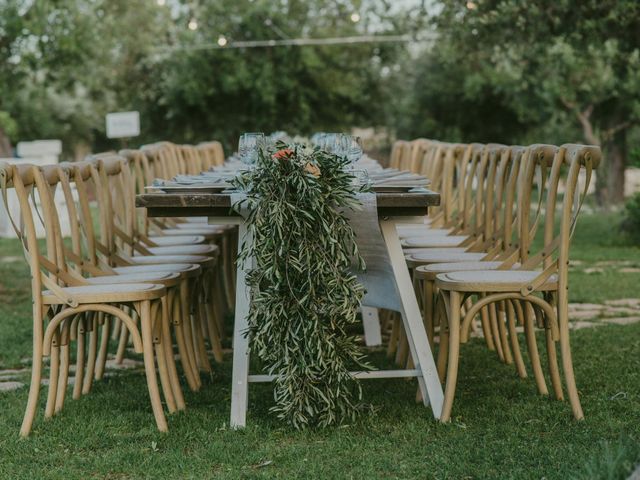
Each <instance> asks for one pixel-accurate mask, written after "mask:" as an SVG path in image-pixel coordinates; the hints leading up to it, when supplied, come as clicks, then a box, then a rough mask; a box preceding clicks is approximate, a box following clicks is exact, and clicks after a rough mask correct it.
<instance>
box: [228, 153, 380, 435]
mask: <svg viewBox="0 0 640 480" xmlns="http://www.w3.org/2000/svg"><path fill="white" fill-rule="evenodd" d="M347 163H348V161H347V160H346V159H344V158H341V157H338V156H335V155H332V154H329V153H327V152H324V151H321V150H319V149H311V148H309V147H305V146H302V145H291V146H287V145H286V144H284V143H278V144H277V145H276V146H274V147H271V148H269V149H265V150H263V151H261V152H260V155H259V159H258V161H257V165H256V166H255V168H254V169H252V170H249V171H247V172H245V173H243V174H242V175H241V176H240V177H239V179H238V180H237V181H236V186H237V187H238V188H240V189H241V190H243V191H244V192H246V194H247V198H246V201H243V202H242V203H243V205H242V208H245V209H246V210H247V211H248V215H247V218H246V222H247V227H248V234H249V235H251V236H252V237H253V245H252V246H251V247H250V246H249V244H248V243H245V244H244V246H243V247H242V249H241V252H240V258H241V259H243V258H248V257H249V258H253V259H254V260H253V261H254V263H253V268H252V269H251V270H250V271H249V272H248V275H247V283H248V285H249V287H250V288H251V298H252V302H251V308H250V312H249V319H248V323H249V329H248V332H247V334H248V335H249V338H250V346H251V351H252V352H253V353H255V354H256V355H257V356H258V357H259V359H260V360H261V361H262V362H263V364H264V368H265V370H266V371H267V372H268V373H269V374H273V375H276V376H277V379H276V380H275V382H274V398H275V401H276V405H275V406H274V407H273V408H272V411H273V412H275V413H276V414H277V415H278V417H279V418H281V419H283V420H285V421H286V422H288V423H289V424H291V425H292V426H294V427H295V428H304V427H307V426H319V427H324V426H327V425H332V424H338V423H341V422H343V421H346V420H352V419H353V418H354V417H355V416H356V415H357V412H358V411H359V407H360V401H361V399H362V391H361V388H360V385H359V384H358V382H357V381H356V380H354V379H353V378H352V377H351V376H350V375H349V370H350V369H351V368H353V367H354V366H359V367H361V368H369V366H368V365H367V364H366V363H365V361H364V353H363V352H362V350H361V349H360V347H359V346H358V345H357V343H356V340H355V337H353V336H351V335H350V334H349V333H348V328H349V326H350V325H353V324H355V323H357V321H358V320H357V313H358V309H359V307H360V302H361V300H362V297H363V295H364V289H363V287H362V285H360V284H359V283H358V281H357V278H356V276H355V275H354V274H353V272H352V270H351V265H352V259H354V258H355V259H357V261H358V263H359V267H360V268H364V262H363V261H362V259H361V257H360V256H359V253H358V247H357V245H356V241H355V235H354V232H353V230H352V228H351V226H350V225H349V222H348V219H347V217H346V215H345V213H344V211H345V210H347V209H354V208H357V207H358V206H359V205H360V203H359V201H358V200H357V198H356V190H357V187H355V186H354V185H353V176H352V175H351V174H350V173H349V172H348V171H345V166H346V164H347ZM236 208H239V206H238V205H236Z"/></svg>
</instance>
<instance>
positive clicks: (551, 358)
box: [545, 328, 564, 400]
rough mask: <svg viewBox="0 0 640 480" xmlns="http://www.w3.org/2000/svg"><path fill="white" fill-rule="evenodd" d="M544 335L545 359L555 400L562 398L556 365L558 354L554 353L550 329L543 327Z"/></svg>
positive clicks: (554, 346) (554, 348) (560, 382)
mask: <svg viewBox="0 0 640 480" xmlns="http://www.w3.org/2000/svg"><path fill="white" fill-rule="evenodd" d="M545 335H546V340H547V361H548V362H549V376H550V377H551V386H552V387H553V395H554V396H555V397H556V399H557V400H564V393H563V392H562V380H561V379H560V368H559V367H558V354H557V353H556V342H554V340H553V336H552V334H551V329H549V328H547V329H545Z"/></svg>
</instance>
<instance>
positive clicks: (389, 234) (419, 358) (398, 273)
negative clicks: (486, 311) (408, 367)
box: [380, 218, 444, 418]
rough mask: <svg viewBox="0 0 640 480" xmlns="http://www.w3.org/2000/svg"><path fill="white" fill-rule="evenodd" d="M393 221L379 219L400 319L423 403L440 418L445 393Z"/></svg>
mask: <svg viewBox="0 0 640 480" xmlns="http://www.w3.org/2000/svg"><path fill="white" fill-rule="evenodd" d="M395 225H396V224H395V221H394V220H393V219H387V218H384V219H380V230H381V231H382V236H383V238H384V242H385V244H386V246H387V252H388V254H389V259H390V260H391V267H392V269H393V275H394V277H395V281H396V287H397V289H398V295H399V296H400V301H401V303H402V305H401V306H402V312H401V314H402V321H403V323H404V328H405V331H406V334H407V340H408V342H409V348H410V351H411V357H412V358H413V363H414V365H415V369H417V370H420V371H421V372H422V376H420V377H418V384H419V386H420V390H421V392H422V399H423V402H424V404H425V405H429V404H431V410H432V412H433V416H434V417H435V418H440V413H441V411H442V402H443V400H444V393H443V391H442V385H441V384H440V380H439V378H438V372H437V370H436V364H435V361H434V359H433V353H432V352H431V347H430V346H429V340H428V338H427V332H426V331H425V328H424V324H423V323H422V314H421V313H420V307H419V306H418V300H417V299H416V296H415V294H414V289H413V283H412V282H411V277H410V275H409V269H408V268H407V263H406V260H405V257H404V254H403V252H402V245H401V244H400V239H399V238H398V233H397V232H396V226H395Z"/></svg>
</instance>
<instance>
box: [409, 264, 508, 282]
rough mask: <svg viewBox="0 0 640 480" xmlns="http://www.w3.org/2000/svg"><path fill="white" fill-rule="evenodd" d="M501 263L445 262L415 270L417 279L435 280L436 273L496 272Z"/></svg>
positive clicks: (422, 266)
mask: <svg viewBox="0 0 640 480" xmlns="http://www.w3.org/2000/svg"><path fill="white" fill-rule="evenodd" d="M500 265H502V262H489V261H487V262H446V263H430V264H428V265H420V266H419V267H416V269H415V271H414V272H415V275H416V277H417V278H427V279H431V280H433V279H435V278H436V275H437V274H438V273H447V272H467V271H474V270H497V269H498V268H499V267H500Z"/></svg>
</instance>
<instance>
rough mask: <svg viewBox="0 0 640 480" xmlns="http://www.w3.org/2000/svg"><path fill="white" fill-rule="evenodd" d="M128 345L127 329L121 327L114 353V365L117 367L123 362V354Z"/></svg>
mask: <svg viewBox="0 0 640 480" xmlns="http://www.w3.org/2000/svg"><path fill="white" fill-rule="evenodd" d="M120 323H122V322H120ZM128 344H129V329H128V328H126V327H124V326H121V327H120V338H119V340H118V350H117V352H116V363H117V364H118V365H120V364H122V362H123V361H124V354H125V353H126V351H127V345H128Z"/></svg>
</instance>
